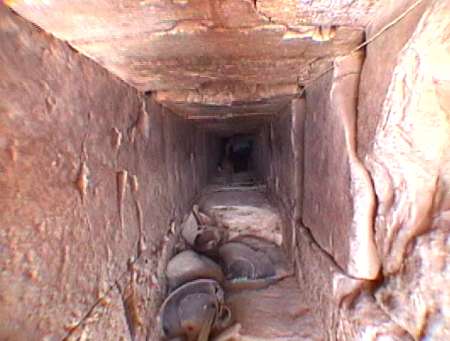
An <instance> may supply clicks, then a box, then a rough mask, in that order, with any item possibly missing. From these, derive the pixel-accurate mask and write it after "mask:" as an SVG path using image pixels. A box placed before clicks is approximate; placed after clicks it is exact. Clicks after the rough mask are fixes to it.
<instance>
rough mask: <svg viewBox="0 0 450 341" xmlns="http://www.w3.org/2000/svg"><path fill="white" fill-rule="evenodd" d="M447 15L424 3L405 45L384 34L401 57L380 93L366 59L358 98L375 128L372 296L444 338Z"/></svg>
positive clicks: (449, 198) (426, 335)
mask: <svg viewBox="0 0 450 341" xmlns="http://www.w3.org/2000/svg"><path fill="white" fill-rule="evenodd" d="M449 15H450V4H449V2H448V1H429V2H427V6H426V8H425V11H424V14H423V15H422V16H421V17H420V18H418V17H417V13H416V14H413V16H412V17H411V18H410V19H409V23H411V21H414V22H418V23H417V25H416V26H415V27H414V28H413V29H412V30H411V29H408V30H406V31H407V34H406V33H404V34H403V35H400V34H399V35H400V36H401V37H402V38H401V39H402V40H401V41H403V42H404V43H403V46H401V47H398V46H397V43H396V42H394V40H388V41H387V40H386V37H385V38H384V39H385V40H384V42H385V45H383V48H384V49H387V50H390V48H391V46H392V49H393V50H394V51H395V50H397V51H398V53H397V54H396V56H395V62H394V65H395V66H394V68H393V72H392V73H391V74H390V75H384V76H383V77H387V78H388V80H389V81H388V82H387V84H388V86H387V87H386V88H385V89H386V90H385V95H384V93H380V92H379V90H378V89H377V87H378V86H379V85H378V84H377V83H376V82H375V81H374V80H373V78H371V77H370V76H369V74H370V70H373V69H374V67H375V66H374V65H373V63H381V61H379V59H377V58H376V57H374V56H372V57H371V59H368V61H367V62H366V65H365V66H364V68H365V69H366V70H365V74H366V76H365V78H364V79H365V80H366V81H365V82H366V83H367V84H365V85H364V87H365V89H366V91H365V92H362V97H361V101H360V110H361V111H362V112H363V113H371V114H372V115H375V116H376V123H377V124H376V129H375V130H374V132H373V140H372V141H371V143H370V145H369V148H368V150H367V152H366V153H367V154H366V159H365V161H366V165H367V167H368V168H369V169H370V173H371V176H372V179H373V183H374V187H375V191H376V194H377V202H378V208H377V212H376V219H375V241H376V245H377V250H378V253H379V255H380V258H381V261H382V275H383V282H382V284H381V285H380V287H378V288H377V290H376V291H375V297H376V300H377V303H378V305H379V306H380V307H381V308H382V309H383V310H384V311H385V312H386V313H387V314H388V315H389V317H390V318H391V319H392V320H393V321H394V322H395V323H396V324H397V325H399V326H400V327H402V328H403V329H404V330H406V331H407V332H408V333H409V335H411V337H412V338H414V339H416V340H418V339H423V340H446V339H449V338H450V319H449V316H450V315H449V313H448V312H449V311H450V310H449V309H450V292H449V290H448V282H449V280H450V270H449V268H448V264H449V261H450V258H449V255H450V248H449V239H448V236H449V232H450V220H449V212H450V191H449V188H450V187H449V184H450V152H449V151H450V116H449V113H450V105H449V103H450V102H449V98H450V86H449V84H450V68H449V62H448V61H449V60H450V53H449V51H450V42H449V39H448V32H449V30H450V22H449V20H448V18H449ZM407 24H408V21H405V22H402V24H400V25H407ZM403 31H405V28H403ZM397 32H401V30H400V28H398V29H397ZM371 53H372V54H375V52H374V51H372V52H371ZM392 58H393V57H391V59H392ZM387 61H388V62H389V63H392V60H390V59H387ZM370 85H371V87H370ZM369 94H370V95H369ZM368 96H377V98H376V99H375V100H370V99H368V98H367V97H368Z"/></svg>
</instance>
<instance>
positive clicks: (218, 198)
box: [199, 186, 283, 245]
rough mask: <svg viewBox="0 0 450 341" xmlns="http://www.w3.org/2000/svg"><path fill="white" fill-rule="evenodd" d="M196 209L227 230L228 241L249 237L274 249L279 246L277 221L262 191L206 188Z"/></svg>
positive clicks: (278, 223) (245, 188)
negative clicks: (275, 245) (261, 239)
mask: <svg viewBox="0 0 450 341" xmlns="http://www.w3.org/2000/svg"><path fill="white" fill-rule="evenodd" d="M199 207H200V209H201V210H202V211H204V212H205V213H206V214H208V215H210V216H212V217H214V218H215V219H216V220H217V221H218V222H219V223H220V224H222V225H224V226H225V227H227V228H228V230H229V233H230V238H233V237H236V236H238V235H242V234H252V235H254V236H258V237H261V238H264V239H266V240H269V241H272V242H274V243H275V244H277V245H281V243H282V240H283V238H282V233H281V226H282V225H281V218H280V215H279V213H278V211H277V210H276V209H275V208H274V207H273V206H272V205H271V203H270V202H269V200H268V199H267V196H266V194H265V190H264V187H261V186H255V187H228V188H227V187H220V186H213V187H209V188H207V190H206V191H205V192H204V194H203V195H202V196H201V198H200V200H199Z"/></svg>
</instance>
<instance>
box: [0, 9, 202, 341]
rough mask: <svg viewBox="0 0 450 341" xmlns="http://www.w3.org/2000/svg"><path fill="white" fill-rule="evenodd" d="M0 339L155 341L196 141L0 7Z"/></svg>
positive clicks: (198, 151)
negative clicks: (138, 339) (135, 340)
mask: <svg viewBox="0 0 450 341" xmlns="http://www.w3.org/2000/svg"><path fill="white" fill-rule="evenodd" d="M0 45H1V46H2V48H1V49H0V93H1V98H0V321H1V323H0V339H1V340H61V339H64V338H67V339H68V340H69V339H71V338H73V339H75V338H77V337H79V338H82V339H83V338H89V339H96V340H100V339H104V340H119V339H123V340H130V339H131V337H132V335H137V336H139V335H140V336H142V338H144V337H145V336H146V335H149V338H150V339H151V340H155V336H154V335H155V333H156V328H155V324H156V321H155V313H156V307H157V306H158V305H159V294H160V291H161V290H163V289H164V288H163V282H161V280H160V279H161V277H160V275H161V269H162V267H163V263H164V259H166V258H167V257H168V254H169V253H170V245H169V244H168V237H167V236H168V234H170V233H171V232H170V230H171V229H172V231H173V229H174V228H175V225H176V223H177V221H175V220H174V219H175V218H176V217H177V218H178V219H180V218H182V215H183V213H184V212H185V211H186V210H187V208H188V206H189V204H190V200H191V199H192V198H193V197H194V195H195V194H196V192H197V191H198V190H199V188H201V187H202V186H204V184H205V179H206V164H207V163H206V151H205V140H206V136H205V135H204V134H203V133H200V132H199V130H198V129H196V128H195V127H194V126H193V125H192V124H190V123H188V122H186V121H184V120H182V119H179V118H177V117H176V116H175V115H173V114H172V113H171V112H169V111H167V110H166V109H163V108H162V107H161V106H159V105H158V104H156V103H155V102H153V101H152V100H151V99H149V98H147V97H144V96H141V95H139V94H138V92H137V91H136V90H134V89H132V88H131V87H129V86H128V85H126V84H125V83H123V82H122V81H120V80H118V79H117V78H115V77H113V76H111V74H110V73H108V72H107V71H106V70H104V69H102V68H101V67H99V66H98V65H97V64H95V63H94V62H92V61H90V60H89V59H87V58H85V57H82V56H81V55H79V54H78V53H76V52H75V51H74V50H73V49H71V48H70V47H69V46H68V45H66V44H64V43H61V42H59V41H58V40H56V39H54V38H52V37H51V36H49V35H48V34H46V33H44V32H42V31H41V30H40V29H38V28H37V27H35V26H33V25H32V24H30V23H28V22H25V21H24V20H23V19H21V18H19V17H18V16H16V15H15V14H13V13H12V12H11V11H10V10H9V9H7V8H5V7H4V6H3V5H0Z"/></svg>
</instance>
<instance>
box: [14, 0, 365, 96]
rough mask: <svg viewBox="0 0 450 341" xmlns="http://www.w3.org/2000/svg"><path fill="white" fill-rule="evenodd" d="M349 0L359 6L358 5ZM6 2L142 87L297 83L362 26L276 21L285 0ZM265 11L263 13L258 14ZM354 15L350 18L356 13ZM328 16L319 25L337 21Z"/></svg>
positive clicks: (356, 39)
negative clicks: (234, 83)
mask: <svg viewBox="0 0 450 341" xmlns="http://www.w3.org/2000/svg"><path fill="white" fill-rule="evenodd" d="M300 2H302V1H300ZM353 2H354V1H353ZM277 3H278V5H276V4H277ZM316 3H317V2H314V4H316ZM330 3H333V4H332V5H330V6H329V7H328V8H327V11H328V12H329V13H332V12H333V11H334V9H335V5H334V4H335V3H336V4H337V5H336V6H338V5H339V8H341V5H340V4H339V3H341V2H339V1H332V2H330ZM356 3H358V4H359V5H358V6H359V7H358V8H365V7H364V3H365V2H363V1H359V2H356ZM370 3H371V1H369V0H368V1H367V3H366V5H367V7H368V8H369V9H370V8H371V7H370ZM8 4H9V5H10V6H11V7H12V8H13V9H14V10H15V11H16V12H18V13H19V14H20V15H22V16H24V17H25V18H27V19H29V20H30V21H32V22H33V23H35V24H37V25H38V26H40V27H42V28H43V29H44V30H46V31H48V32H50V33H52V34H53V35H55V36H56V37H58V38H60V39H63V40H66V41H68V42H69V43H70V44H71V45H72V46H73V47H74V48H75V49H77V50H79V51H80V52H81V53H83V54H85V55H87V56H89V57H90V58H92V59H94V60H95V61H97V62H98V63H99V64H101V65H103V66H104V67H105V68H106V69H108V70H110V71H111V72H112V73H114V74H115V75H117V76H118V77H120V78H121V79H123V80H124V81H126V82H128V83H129V84H130V85H132V86H134V87H136V88H137V89H139V90H142V91H155V90H180V89H198V88H201V87H202V84H204V83H210V82H214V81H221V82H222V81H228V80H229V81H240V82H246V83H249V84H279V83H294V82H297V81H300V83H301V82H305V81H308V80H311V79H313V78H314V77H315V76H316V75H317V74H319V73H320V70H322V69H324V68H325V65H326V64H329V62H330V61H331V60H332V59H333V58H334V57H335V56H336V55H339V54H344V53H346V52H348V51H349V50H350V49H352V48H353V47H354V46H356V45H357V44H359V43H360V42H361V41H362V39H363V32H362V30H360V29H358V28H355V27H352V26H338V27H336V28H334V27H333V28H332V29H330V30H329V34H321V33H322V30H321V27H315V26H313V25H310V23H309V21H308V20H306V19H307V18H306V16H307V15H306V14H305V15H303V16H304V18H305V20H304V21H302V25H297V22H298V20H297V19H296V20H294V23H295V25H292V26H290V24H291V23H290V22H287V23H286V22H285V21H281V20H280V22H279V23H278V22H277V20H274V19H273V18H275V16H272V14H273V13H272V12H277V11H278V12H280V13H284V12H285V9H287V8H289V9H291V8H292V6H291V2H290V0H282V1H277V2H272V3H270V2H267V0H264V1H262V2H259V1H256V2H254V1H248V0H141V1H132V0H109V1H106V0H100V1H87V0H58V1H55V0H26V1H25V0H8ZM255 4H256V5H255ZM255 6H256V7H255ZM271 6H272V7H271ZM277 6H278V10H276V7H277ZM316 7H317V6H316ZM316 7H314V8H316ZM268 8H272V12H270V13H271V14H270V16H271V17H269V16H267V15H266V14H265V13H263V14H261V13H260V11H261V12H263V11H266V10H267V11H268ZM362 12H364V13H366V11H362ZM362 12H361V13H362ZM305 13H306V12H305ZM352 13H353V12H352ZM359 13H360V12H358V11H355V12H354V13H353V14H351V15H354V16H355V18H356V17H357V16H358V15H359ZM280 15H281V14H280ZM298 15H300V16H302V14H301V13H300V12H299V13H298ZM349 15H350V14H349ZM336 18H337V17H336ZM336 18H335V17H332V18H331V19H333V20H331V19H330V20H329V21H328V22H326V25H325V26H324V27H329V26H330V25H335V24H337V23H341V22H343V21H342V20H337V19H336ZM334 19H336V20H337V21H336V22H335V21H334ZM355 20H356V19H355ZM305 23H306V24H305ZM321 24H324V22H321Z"/></svg>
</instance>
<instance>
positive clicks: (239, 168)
mask: <svg viewBox="0 0 450 341" xmlns="http://www.w3.org/2000/svg"><path fill="white" fill-rule="evenodd" d="M253 145H254V136H253V135H249V134H235V135H232V136H230V137H224V138H222V139H221V143H220V148H221V153H220V155H221V157H220V163H219V167H220V168H223V167H224V164H225V163H226V162H230V163H231V165H232V169H233V173H240V172H248V171H252V170H253V169H252V168H253V167H252V165H251V160H252V152H253Z"/></svg>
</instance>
